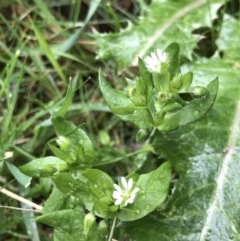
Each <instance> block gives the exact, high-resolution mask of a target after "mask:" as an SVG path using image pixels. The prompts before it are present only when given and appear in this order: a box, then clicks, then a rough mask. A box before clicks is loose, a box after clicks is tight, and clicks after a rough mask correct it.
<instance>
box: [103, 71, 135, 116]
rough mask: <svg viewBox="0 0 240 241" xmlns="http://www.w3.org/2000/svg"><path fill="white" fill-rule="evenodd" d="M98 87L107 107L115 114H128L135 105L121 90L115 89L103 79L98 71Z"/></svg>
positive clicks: (132, 110)
mask: <svg viewBox="0 0 240 241" xmlns="http://www.w3.org/2000/svg"><path fill="white" fill-rule="evenodd" d="M99 87H100V89H101V91H102V94H103V96H104V99H105V101H106V102H107V104H108V106H109V108H110V109H111V110H112V111H113V112H114V113H116V114H119V115H128V114H132V113H133V112H134V108H135V105H134V104H133V103H132V101H131V100H130V98H129V97H127V95H125V94H124V92H123V91H119V90H116V89H114V88H112V87H111V86H110V84H109V83H108V82H107V81H106V80H105V79H104V77H103V76H102V74H101V72H100V71H99Z"/></svg>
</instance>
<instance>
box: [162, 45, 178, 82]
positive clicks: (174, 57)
mask: <svg viewBox="0 0 240 241" xmlns="http://www.w3.org/2000/svg"><path fill="white" fill-rule="evenodd" d="M164 52H166V53H167V63H168V70H167V71H168V72H169V73H170V79H172V78H174V76H175V75H177V74H178V73H179V72H180V69H179V64H178V55H179V45H178V44H177V43H175V42H173V43H171V44H170V45H168V47H167V48H166V49H165V50H164Z"/></svg>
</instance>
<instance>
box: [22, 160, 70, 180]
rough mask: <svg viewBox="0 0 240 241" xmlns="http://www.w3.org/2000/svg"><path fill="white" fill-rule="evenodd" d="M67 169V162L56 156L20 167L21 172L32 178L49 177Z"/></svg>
mask: <svg viewBox="0 0 240 241" xmlns="http://www.w3.org/2000/svg"><path fill="white" fill-rule="evenodd" d="M67 169H68V167H67V164H66V162H64V161H63V160H61V159H59V158H57V157H54V156H48V157H42V158H38V159H35V160H33V161H31V162H29V163H27V164H24V165H22V166H20V167H19V170H20V171H21V172H23V173H24V174H26V175H28V176H30V177H49V176H53V175H54V174H55V173H58V172H62V171H66V170H67Z"/></svg>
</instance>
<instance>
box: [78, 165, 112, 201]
mask: <svg viewBox="0 0 240 241" xmlns="http://www.w3.org/2000/svg"><path fill="white" fill-rule="evenodd" d="M82 175H83V176H84V177H85V178H87V179H88V181H89V185H90V188H91V190H92V192H93V193H94V194H95V195H96V196H97V197H98V198H99V199H101V198H104V197H106V196H109V197H111V195H112V192H113V189H114V187H113V184H114V182H113V180H112V178H111V177H110V176H108V175H107V174H106V173H105V172H103V171H101V170H98V169H88V170H86V171H84V172H83V173H82Z"/></svg>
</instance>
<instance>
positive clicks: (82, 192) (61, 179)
mask: <svg viewBox="0 0 240 241" xmlns="http://www.w3.org/2000/svg"><path fill="white" fill-rule="evenodd" d="M53 181H54V183H55V184H56V186H57V188H58V189H59V190H60V191H61V192H63V193H65V194H68V195H71V196H73V197H75V198H76V200H75V201H76V202H77V203H82V204H84V205H85V206H86V208H88V209H90V208H91V207H92V205H91V200H90V197H91V192H90V189H89V186H88V184H87V183H86V180H84V181H85V182H84V181H83V179H80V178H74V177H73V176H72V175H71V174H69V173H59V174H57V175H55V176H54V179H53Z"/></svg>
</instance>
